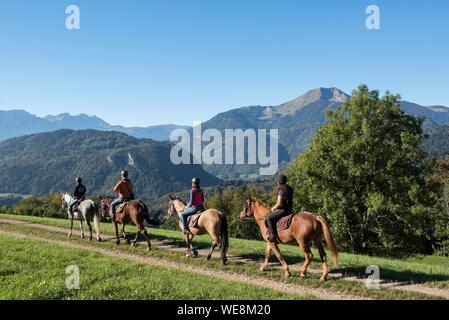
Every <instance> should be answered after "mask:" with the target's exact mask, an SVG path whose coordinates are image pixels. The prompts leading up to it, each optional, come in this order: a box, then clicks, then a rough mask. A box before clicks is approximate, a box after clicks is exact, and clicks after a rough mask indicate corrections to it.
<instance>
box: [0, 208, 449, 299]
mask: <svg viewBox="0 0 449 320" xmlns="http://www.w3.org/2000/svg"><path fill="white" fill-rule="evenodd" d="M2 217H3V218H12V219H16V220H22V221H29V222H34V223H41V224H46V225H54V226H59V227H64V228H67V226H68V222H67V221H64V220H57V219H50V218H36V217H24V216H20V217H19V216H11V215H0V218H2ZM0 227H1V229H5V230H11V231H14V230H18V231H20V232H29V233H31V234H35V235H40V236H45V237H47V238H54V239H58V240H66V236H65V235H64V234H60V233H54V232H49V231H45V230H41V229H35V228H31V227H29V226H25V225H22V226H17V225H0ZM133 229H134V228H132V227H130V228H128V232H131V231H132V230H133ZM102 233H103V234H105V233H106V234H109V235H111V234H112V225H110V224H103V225H102ZM150 236H151V238H152V239H159V240H164V242H168V243H172V244H179V245H183V241H182V238H181V237H182V236H181V233H180V232H176V231H170V230H162V229H151V230H150ZM195 240H196V241H195V245H196V246H198V247H207V246H208V245H209V242H210V239H209V237H207V236H203V237H198V238H195ZM71 241H76V242H80V243H83V244H87V242H86V241H85V240H80V239H78V238H74V239H72V240H71ZM92 245H95V246H100V247H105V248H112V249H114V250H121V251H124V252H128V253H133V254H139V255H146V254H147V253H146V252H145V251H144V249H145V248H144V246H140V247H138V248H130V247H129V246H127V245H126V244H122V245H120V246H119V247H116V246H115V244H114V243H113V242H112V241H109V242H102V243H92ZM264 247H265V244H264V243H263V242H260V241H249V240H240V239H231V241H230V253H231V254H240V255H243V256H245V257H248V258H252V257H256V258H261V257H262V254H263V250H264ZM282 251H283V252H284V255H285V256H286V259H287V261H289V262H290V263H291V262H298V261H299V260H301V261H302V258H300V257H299V249H298V248H297V247H294V246H282ZM150 255H151V256H153V257H159V258H163V259H169V260H173V261H180V262H183V263H186V264H191V265H194V266H201V267H206V268H211V269H220V270H224V271H229V272H238V273H241V274H247V275H257V276H263V277H265V278H268V279H271V280H277V281H282V282H286V283H295V284H300V285H304V286H309V287H315V288H325V289H328V290H333V291H336V292H343V293H349V294H354V295H361V296H367V297H372V298H378V299H426V298H430V297H429V296H425V295H421V294H416V293H409V292H402V291H397V290H392V289H381V290H369V289H367V288H365V286H364V284H363V283H359V282H349V281H345V280H341V279H335V280H331V281H328V282H326V283H320V282H319V275H318V274H309V275H308V278H307V279H306V280H300V279H298V277H297V276H298V272H297V270H293V277H291V278H289V279H285V278H284V277H283V272H282V271H281V270H278V269H274V268H271V269H270V270H269V271H268V272H266V273H263V274H261V273H259V272H258V271H257V269H258V266H256V265H254V264H246V263H243V262H239V261H230V262H229V265H227V266H225V267H222V266H221V265H220V263H219V261H218V260H217V259H212V260H211V261H204V260H203V259H187V258H185V257H184V255H183V254H182V253H181V252H176V251H172V250H167V249H157V248H155V249H154V250H153V251H152V252H151V253H150ZM414 259H417V261H401V260H395V259H386V258H373V257H366V256H358V255H351V254H341V266H342V267H343V271H347V270H350V271H351V272H353V271H354V272H358V271H360V272H361V273H363V272H364V270H365V269H366V267H367V266H368V265H373V264H374V265H379V267H380V271H381V276H384V275H385V273H386V272H385V270H389V275H392V276H398V275H399V276H400V277H401V278H408V277H411V278H413V277H412V276H415V275H420V276H421V277H425V278H427V279H432V280H429V281H434V282H436V283H437V284H438V285H439V286H442V287H445V285H442V283H446V285H447V278H449V275H448V271H447V268H446V267H445V264H444V263H445V260H439V259H437V261H433V262H434V263H435V264H429V263H428V262H426V261H427V260H426V259H419V258H414ZM272 261H274V258H272ZM312 267H313V268H319V263H318V261H315V262H314V263H313V265H312ZM402 272H404V273H405V274H402ZM438 277H442V278H443V280H441V279H438ZM408 279H410V278H408ZM429 281H427V282H428V283H431V282H429Z"/></svg>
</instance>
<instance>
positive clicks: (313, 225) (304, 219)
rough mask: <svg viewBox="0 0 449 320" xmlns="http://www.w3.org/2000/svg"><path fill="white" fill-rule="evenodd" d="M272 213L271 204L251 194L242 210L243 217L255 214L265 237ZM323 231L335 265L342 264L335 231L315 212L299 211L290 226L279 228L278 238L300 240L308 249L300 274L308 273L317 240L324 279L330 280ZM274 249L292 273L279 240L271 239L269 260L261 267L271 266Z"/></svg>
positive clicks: (267, 253) (268, 250) (298, 242)
mask: <svg viewBox="0 0 449 320" xmlns="http://www.w3.org/2000/svg"><path fill="white" fill-rule="evenodd" d="M269 213H270V209H269V208H267V207H266V206H264V205H263V204H262V202H260V201H259V200H257V199H252V198H248V199H247V200H246V202H245V206H244V208H243V211H242V212H241V213H240V218H241V219H245V218H250V217H254V218H255V219H256V221H257V224H258V225H259V228H260V232H261V234H262V237H263V238H264V239H265V237H266V234H267V226H266V225H265V218H266V216H267V215H268V214H269ZM323 234H324V237H325V238H326V242H327V245H328V246H329V249H330V250H331V252H332V260H333V263H334V267H338V252H337V247H336V246H335V243H334V240H333V237H332V234H331V232H330V230H329V228H328V226H327V223H326V220H325V219H324V218H323V217H318V216H315V215H314V214H312V213H310V212H301V213H298V214H295V215H294V216H293V218H292V221H291V224H290V226H289V228H288V229H285V230H280V231H278V239H279V241H280V242H281V243H283V244H296V243H297V244H299V246H300V248H301V250H302V251H304V256H305V261H304V264H303V265H302V266H301V269H300V276H301V278H304V277H305V276H306V272H307V268H308V266H309V264H310V263H311V262H312V258H313V255H312V251H311V250H310V242H312V241H313V242H314V243H315V245H316V247H317V249H318V252H319V254H320V258H321V263H322V268H323V274H322V276H321V278H320V280H321V281H326V280H327V279H328V277H329V272H328V269H327V259H326V251H325V250H324V248H323ZM271 250H273V252H274V253H275V255H276V257H277V258H278V260H279V261H280V262H281V264H282V266H283V268H284V270H285V275H286V276H290V270H289V267H288V265H287V263H286V262H285V261H284V259H283V258H282V254H281V251H280V250H279V247H278V245H277V243H276V242H270V241H267V247H266V250H265V260H264V262H263V263H262V266H261V267H260V271H265V270H266V269H267V267H268V260H269V258H270V253H271Z"/></svg>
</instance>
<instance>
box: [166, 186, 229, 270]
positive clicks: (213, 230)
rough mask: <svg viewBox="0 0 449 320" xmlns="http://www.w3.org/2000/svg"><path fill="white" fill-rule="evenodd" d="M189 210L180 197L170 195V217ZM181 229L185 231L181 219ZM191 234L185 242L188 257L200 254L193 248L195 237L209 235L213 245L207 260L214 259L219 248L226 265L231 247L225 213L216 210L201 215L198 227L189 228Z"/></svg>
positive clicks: (222, 260)
mask: <svg viewBox="0 0 449 320" xmlns="http://www.w3.org/2000/svg"><path fill="white" fill-rule="evenodd" d="M186 208H187V204H186V203H185V202H184V201H182V200H180V199H179V198H178V197H174V196H172V195H170V203H169V209H168V213H169V215H170V216H172V215H174V214H178V218H179V213H180V212H181V211H184V210H185V209H186ZM178 222H179V227H180V228H181V230H183V225H182V221H181V219H179V221H178ZM189 229H190V234H186V235H184V236H185V240H186V243H187V257H190V256H191V255H192V254H193V255H194V256H197V255H198V252H197V251H196V250H194V249H193V247H192V240H193V237H194V236H196V235H202V234H207V233H208V234H209V235H210V236H211V238H212V244H211V247H210V251H209V254H208V255H207V257H206V259H207V260H209V259H210V258H211V257H212V253H213V252H214V250H215V248H216V247H217V246H218V247H219V248H220V251H221V263H222V264H223V265H225V264H226V261H227V258H226V253H227V251H228V246H229V236H228V221H227V219H226V216H225V214H224V213H221V212H220V211H218V210H215V209H208V210H205V211H203V212H202V213H201V216H200V217H199V219H198V222H197V224H196V226H194V227H192V226H190V227H189Z"/></svg>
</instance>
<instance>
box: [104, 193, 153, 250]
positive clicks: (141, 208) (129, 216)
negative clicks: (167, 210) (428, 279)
mask: <svg viewBox="0 0 449 320" xmlns="http://www.w3.org/2000/svg"><path fill="white" fill-rule="evenodd" d="M100 201H101V202H100V207H101V209H102V211H103V216H104V217H107V218H111V216H110V212H109V207H110V205H111V202H112V201H114V198H113V197H101V196H100ZM147 213H148V208H147V206H146V205H145V204H144V203H143V202H142V201H140V200H131V201H129V202H128V204H127V205H126V206H125V208H124V209H123V212H117V213H116V214H115V219H114V220H113V221H112V223H113V224H114V226H115V238H116V243H117V244H120V238H119V235H118V224H119V223H120V224H121V225H122V236H123V238H124V239H125V240H126V241H127V242H128V243H130V244H131V246H133V245H135V244H136V243H137V240H138V239H139V235H140V234H143V236H144V237H145V240H146V241H147V243H148V251H149V250H150V249H151V241H150V237H149V236H148V233H147V230H146V229H145V217H146V215H147ZM127 224H134V225H135V226H136V227H137V232H136V237H135V239H134V240H132V241H130V240H129V239H127V238H126V234H125V226H126V225H127Z"/></svg>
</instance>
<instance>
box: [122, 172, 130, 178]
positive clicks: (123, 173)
mask: <svg viewBox="0 0 449 320" xmlns="http://www.w3.org/2000/svg"><path fill="white" fill-rule="evenodd" d="M120 175H121V176H122V177H123V178H128V176H129V174H128V171H126V170H123V171H122V172H121V173H120Z"/></svg>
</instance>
